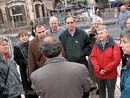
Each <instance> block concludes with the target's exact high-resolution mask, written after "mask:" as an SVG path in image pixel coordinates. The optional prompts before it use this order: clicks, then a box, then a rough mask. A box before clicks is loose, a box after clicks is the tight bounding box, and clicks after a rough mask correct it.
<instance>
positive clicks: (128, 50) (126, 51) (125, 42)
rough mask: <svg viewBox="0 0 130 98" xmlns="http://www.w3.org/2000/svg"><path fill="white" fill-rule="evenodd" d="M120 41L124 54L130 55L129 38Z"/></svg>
mask: <svg viewBox="0 0 130 98" xmlns="http://www.w3.org/2000/svg"><path fill="white" fill-rule="evenodd" d="M120 40H121V44H120V46H121V47H122V50H123V52H124V54H128V55H130V40H128V39H127V37H123V38H121V39H120Z"/></svg>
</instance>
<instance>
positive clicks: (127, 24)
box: [126, 18, 130, 29]
mask: <svg viewBox="0 0 130 98" xmlns="http://www.w3.org/2000/svg"><path fill="white" fill-rule="evenodd" d="M126 28H129V29H130V18H129V19H128V20H127V22H126Z"/></svg>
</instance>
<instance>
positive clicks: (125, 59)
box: [120, 15, 130, 66]
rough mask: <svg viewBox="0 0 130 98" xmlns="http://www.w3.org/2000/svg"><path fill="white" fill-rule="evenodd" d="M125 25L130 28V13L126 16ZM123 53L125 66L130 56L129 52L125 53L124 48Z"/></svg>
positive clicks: (123, 64)
mask: <svg viewBox="0 0 130 98" xmlns="http://www.w3.org/2000/svg"><path fill="white" fill-rule="evenodd" d="M124 26H125V29H130V15H128V16H127V17H126V18H125V20H124ZM121 35H122V34H121ZM120 38H122V37H120ZM121 55H122V66H125V65H126V62H127V60H128V57H129V56H128V55H127V54H124V53H123V51H122V48H121Z"/></svg>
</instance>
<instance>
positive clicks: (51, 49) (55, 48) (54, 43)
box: [38, 36, 62, 58]
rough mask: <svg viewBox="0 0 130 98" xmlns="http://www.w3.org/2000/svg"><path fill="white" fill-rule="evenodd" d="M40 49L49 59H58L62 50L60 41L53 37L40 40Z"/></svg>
mask: <svg viewBox="0 0 130 98" xmlns="http://www.w3.org/2000/svg"><path fill="white" fill-rule="evenodd" d="M38 47H39V49H40V51H41V52H42V53H43V54H44V55H45V56H46V57H47V58H53V57H57V56H58V55H59V54H60V53H61V50H62V44H61V42H60V40H59V39H56V38H55V37H53V36H46V37H44V38H43V39H40V40H39V45H38Z"/></svg>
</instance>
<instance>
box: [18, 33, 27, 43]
mask: <svg viewBox="0 0 130 98" xmlns="http://www.w3.org/2000/svg"><path fill="white" fill-rule="evenodd" d="M19 40H20V41H21V42H22V43H25V42H27V41H28V35H27V34H22V35H20V37H19Z"/></svg>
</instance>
